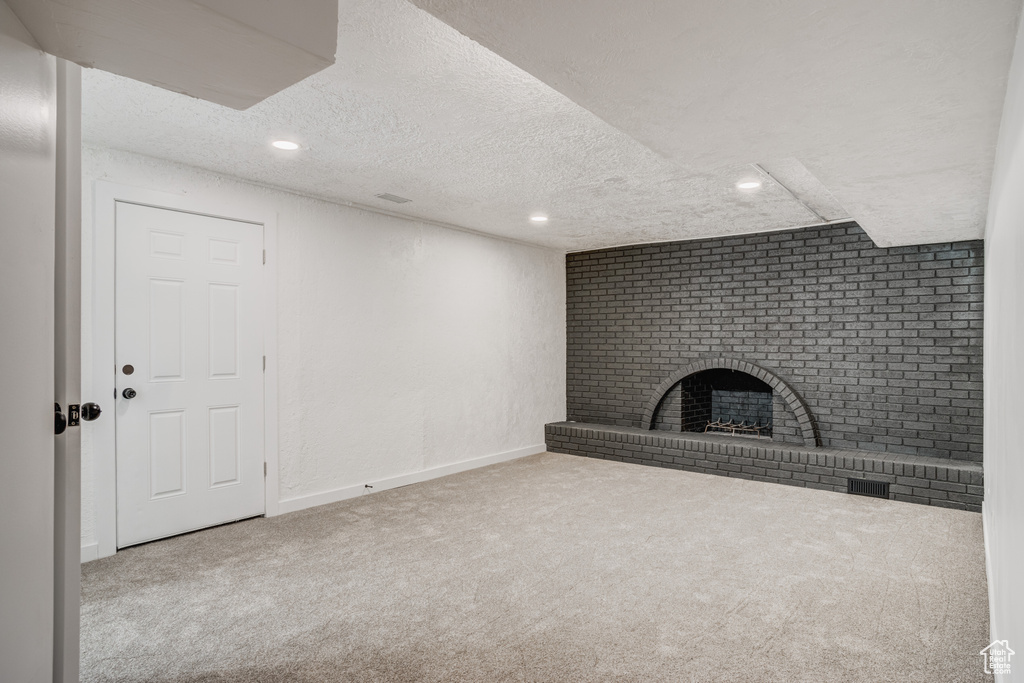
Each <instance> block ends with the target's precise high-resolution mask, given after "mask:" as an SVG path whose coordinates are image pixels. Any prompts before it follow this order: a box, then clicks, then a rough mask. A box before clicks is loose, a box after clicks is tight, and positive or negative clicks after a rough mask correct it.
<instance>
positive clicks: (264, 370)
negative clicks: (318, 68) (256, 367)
mask: <svg viewBox="0 0 1024 683" xmlns="http://www.w3.org/2000/svg"><path fill="white" fill-rule="evenodd" d="M266 371H267V357H266V356H263V372H266Z"/></svg>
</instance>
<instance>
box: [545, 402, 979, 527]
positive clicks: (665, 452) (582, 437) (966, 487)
mask: <svg viewBox="0 0 1024 683" xmlns="http://www.w3.org/2000/svg"><path fill="white" fill-rule="evenodd" d="M544 436H545V441H546V443H547V449H548V450H549V451H551V452H553V453H567V454H570V455H582V456H587V457H591V458H601V459H604V460H617V461H619V462H630V463H636V464H639V465H652V466H655V467H668V468H672V469H678V470H687V471H690V472H703V473H705V474H718V475H723V476H728V477H737V478H741V479H752V480H755V481H765V482H771V483H775V484H788V485H790V486H804V487H807V488H816V489H824V490H828V491H840V492H844V493H845V492H846V490H847V478H854V479H870V480H873V481H882V482H887V483H888V484H889V498H890V499H891V500H900V501H905V502H908V503H921V504H924V505H938V506H942V507H949V508H956V509H959V510H971V511H973V512H981V501H982V497H983V494H984V485H983V479H982V466H981V463H979V462H971V461H967V460H952V459H948V458H930V457H923V456H917V455H902V454H895V453H880V452H873V451H858V450H847V449H840V448H813V447H806V446H800V445H794V444H787V443H780V442H773V441H771V440H768V439H760V440H759V439H751V438H744V437H735V436H727V435H722V434H699V433H692V432H664V431H652V430H646V429H639V428H634V427H616V426H613V425H602V424H591V423H586V422H552V423H550V424H547V425H545V426H544Z"/></svg>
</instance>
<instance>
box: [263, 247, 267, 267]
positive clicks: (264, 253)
mask: <svg viewBox="0 0 1024 683" xmlns="http://www.w3.org/2000/svg"><path fill="white" fill-rule="evenodd" d="M263 265H267V250H266V249H264V250H263Z"/></svg>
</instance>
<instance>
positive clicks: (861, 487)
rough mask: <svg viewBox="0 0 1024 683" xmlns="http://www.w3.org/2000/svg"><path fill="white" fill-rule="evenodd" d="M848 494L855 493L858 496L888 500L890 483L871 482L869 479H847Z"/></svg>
mask: <svg viewBox="0 0 1024 683" xmlns="http://www.w3.org/2000/svg"><path fill="white" fill-rule="evenodd" d="M846 492H847V493H853V494H856V495H858V496H871V497H872V498H888V497H889V483H888V482H884V481H871V480H869V479H847V480H846Z"/></svg>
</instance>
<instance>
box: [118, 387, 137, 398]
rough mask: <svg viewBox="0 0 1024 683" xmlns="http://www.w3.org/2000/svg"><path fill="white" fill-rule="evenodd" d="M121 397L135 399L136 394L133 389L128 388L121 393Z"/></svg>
mask: <svg viewBox="0 0 1024 683" xmlns="http://www.w3.org/2000/svg"><path fill="white" fill-rule="evenodd" d="M121 395H122V396H124V397H125V398H135V395H136V394H135V390H134V389H132V388H131V387H128V388H127V389H125V390H124V391H122V392H121Z"/></svg>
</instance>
